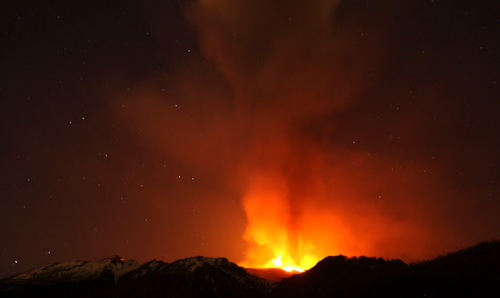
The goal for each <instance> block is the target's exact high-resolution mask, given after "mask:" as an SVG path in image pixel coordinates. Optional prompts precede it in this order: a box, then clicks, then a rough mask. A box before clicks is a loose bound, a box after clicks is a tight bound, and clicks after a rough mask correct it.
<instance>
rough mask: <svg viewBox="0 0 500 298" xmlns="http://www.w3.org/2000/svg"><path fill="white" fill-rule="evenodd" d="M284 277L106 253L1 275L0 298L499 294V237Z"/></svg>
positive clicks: (328, 262) (216, 262)
mask: <svg viewBox="0 0 500 298" xmlns="http://www.w3.org/2000/svg"><path fill="white" fill-rule="evenodd" d="M249 272H253V273H256V272H259V275H260V276H266V278H268V279H269V280H266V279H262V278H259V277H257V276H255V275H252V274H250V273H249ZM273 272H275V273H273ZM284 276H286V274H285V275H283V274H282V273H280V272H276V271H273V269H271V270H270V271H269V272H267V273H266V272H261V271H260V270H257V271H256V270H252V269H249V270H245V269H244V268H241V267H239V266H237V265H236V264H234V263H231V262H229V261H228V260H226V259H224V258H204V257H194V258H188V259H183V260H179V261H175V262H172V263H165V262H162V261H156V260H153V261H151V262H149V263H146V264H142V265H141V264H139V263H137V262H136V261H134V260H124V259H121V258H119V257H117V256H113V257H110V258H106V259H104V260H101V261H99V262H84V261H76V262H68V263H58V264H54V265H51V266H48V267H44V268H39V269H33V270H30V271H27V272H24V273H21V274H18V275H15V276H12V277H9V278H6V279H3V280H1V281H0V297H288V298H290V297H500V242H499V241H495V242H487V243H481V244H478V245H476V246H473V247H470V248H468V249H464V250H461V251H458V252H455V253H451V254H448V255H445V256H441V257H438V258H436V259H433V260H430V261H425V262H420V263H414V264H409V265H408V264H405V263H404V262H402V261H400V260H389V261H386V260H383V259H381V258H378V259H377V258H367V257H357V258H346V257H344V256H336V257H327V258H325V259H323V260H322V261H320V262H319V263H318V264H317V265H316V266H314V267H313V268H311V269H310V270H308V271H307V272H305V273H302V274H297V275H293V276H290V277H285V278H283V277H284ZM281 278H283V279H282V280H281V281H279V282H272V281H270V280H274V281H277V280H280V279H281Z"/></svg>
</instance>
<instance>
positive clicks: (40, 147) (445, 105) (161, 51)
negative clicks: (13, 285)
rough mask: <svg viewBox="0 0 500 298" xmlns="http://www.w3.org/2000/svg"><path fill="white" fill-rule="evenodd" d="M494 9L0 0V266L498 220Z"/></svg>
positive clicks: (366, 235)
mask: <svg viewBox="0 0 500 298" xmlns="http://www.w3.org/2000/svg"><path fill="white" fill-rule="evenodd" d="M98 2H99V3H98ZM499 6H500V5H499V4H496V1H488V0H480V1H472V0H469V1H456V0H442V1H441V0H418V1H417V0H411V1H399V0H386V1H367V0H364V1H361V0H343V1H336V0H314V1H305V0H303V1H298V0H289V1H269V0H267V1H265V0H198V1H173V0H163V1H158V0H155V1H2V3H1V4H0V29H1V30H0V121H1V122H0V169H1V171H0V183H1V184H0V186H1V192H0V277H5V276H8V275H11V274H14V273H17V272H20V271H23V270H27V269H30V268H33V267H38V266H43V265H48V264H51V263H54V262H60V261H70V260H75V259H86V260H87V259H91V260H97V259H101V258H104V257H107V256H109V255H111V254H118V255H121V256H122V257H125V258H134V259H137V260H138V261H140V262H145V261H149V260H151V259H155V258H156V259H162V260H165V261H173V260H176V259H179V258H184V257H189V256H195V255H205V256H212V257H220V256H223V257H227V258H228V259H229V260H231V261H234V262H243V263H244V264H252V265H256V263H258V262H263V261H265V260H268V259H269V258H270V257H272V258H274V257H276V256H277V255H276V250H279V251H280V252H281V251H282V250H283V253H287V254H289V255H290V257H291V258H292V259H293V260H294V261H295V262H296V263H297V264H299V263H300V259H301V257H302V256H303V255H304V251H306V252H308V253H310V254H311V255H314V256H315V257H317V258H323V257H325V256H327V255H334V254H344V255H360V254H363V255H369V256H381V257H385V258H402V259H403V260H405V261H415V260H418V259H425V258H430V257H434V256H437V255H439V254H442V253H446V252H449V251H452V250H456V249H459V248H462V247H465V246H469V245H473V244H475V243H477V242H479V241H484V240H492V239H499V238H500V216H498V214H500V197H499V195H500V188H499V185H500V168H499V166H500V157H499V154H498V153H499V152H500V141H499V136H500V134H499V132H500V117H499V113H500V13H499V12H500V7H499ZM304 245H305V246H304ZM244 261H245V262H244Z"/></svg>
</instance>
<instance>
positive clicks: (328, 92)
mask: <svg viewBox="0 0 500 298" xmlns="http://www.w3.org/2000/svg"><path fill="white" fill-rule="evenodd" d="M362 2H363V1H345V2H340V1H337V0H313V1H299V0H291V1H268V0H200V1H199V2H196V3H194V4H192V5H189V6H188V7H187V8H186V11H185V13H186V18H187V19H188V21H189V22H190V23H191V24H192V25H193V26H194V28H195V29H196V30H197V32H198V34H199V42H200V48H201V53H202V56H203V60H202V61H201V62H200V61H198V62H196V61H195V62H193V61H188V62H186V67H185V69H184V70H183V71H180V72H179V73H177V74H176V76H174V77H173V78H171V81H172V87H171V89H170V90H169V93H168V94H169V95H168V100H165V98H164V95H161V94H159V93H157V92H153V91H151V88H149V87H148V86H143V87H137V88H135V92H134V93H133V94H132V95H129V96H128V97H127V98H124V99H122V101H121V102H120V106H121V105H122V104H127V105H128V104H133V105H134V108H133V109H132V110H131V111H130V114H128V115H127V116H126V118H125V119H134V123H140V124H139V125H140V126H141V127H142V128H144V129H147V128H148V127H153V128H154V129H152V130H149V131H148V134H149V135H150V137H151V140H152V141H153V144H154V146H152V148H154V150H155V151H156V152H162V154H165V155H168V156H175V158H176V159H178V160H180V161H181V162H183V163H185V164H188V165H190V166H191V167H193V168H196V169H198V170H199V171H206V172H207V173H214V172H216V173H217V175H216V176H215V177H213V180H214V181H216V182H214V183H215V184H216V185H217V186H218V187H221V188H226V189H232V190H234V191H235V192H237V193H238V194H240V195H241V199H242V204H243V207H244V209H245V212H246V216H247V220H246V222H247V226H246V230H245V232H244V235H243V237H244V239H245V240H246V241H247V245H248V249H247V250H246V252H245V255H244V257H243V259H244V260H243V261H242V262H241V264H242V265H245V266H273V265H276V264H275V263H273V262H272V260H273V259H274V260H275V261H276V259H277V258H281V261H282V262H283V264H288V265H291V266H299V267H301V268H309V267H311V266H313V265H314V264H315V262H317V261H318V260H320V259H321V258H323V257H325V256H327V255H333V254H339V253H342V254H346V255H360V254H364V255H377V256H383V257H399V258H403V259H405V260H415V259H421V258H426V257H430V256H433V255H436V254H438V253H441V252H443V251H444V250H445V249H454V248H456V247H459V246H460V245H461V244H462V243H464V242H467V241H469V242H470V241H471V239H475V238H474V237H472V236H471V234H468V235H469V236H460V235H459V231H460V230H461V229H462V228H463V226H461V225H460V224H459V223H458V224H457V222H456V220H457V218H459V217H460V216H461V214H464V212H465V210H467V208H468V206H469V204H468V203H467V202H466V200H464V199H462V197H460V198H457V196H458V195H457V193H456V192H455V191H454V190H451V189H450V188H448V187H447V186H446V185H447V183H448V182H449V181H448V182H447V181H446V178H443V177H445V175H444V174H446V173H447V172H448V171H449V170H448V164H447V163H448V162H447V161H446V162H443V163H441V164H440V165H438V166H436V164H435V156H433V155H432V154H435V152H436V151H437V150H434V151H432V150H430V149H429V148H428V147H426V145H425V144H423V143H422V141H423V140H425V137H424V136H422V135H421V131H422V129H424V128H425V129H427V128H426V127H427V126H425V127H424V126H422V125H420V123H419V120H418V119H419V118H417V116H413V115H417V114H407V115H409V116H408V117H406V118H404V117H400V118H398V117H396V116H391V115H388V114H387V113H388V112H387V110H388V109H389V110H391V111H392V109H393V110H396V109H399V106H397V104H393V103H392V102H393V100H392V99H390V100H387V99H386V98H385V97H391V96H393V97H394V101H395V102H400V101H398V99H397V97H398V96H401V95H400V94H402V93H403V91H401V90H403V88H404V86H402V84H401V86H399V85H397V84H394V85H392V86H390V87H391V90H390V91H387V90H380V89H377V85H376V83H379V82H382V83H380V84H382V85H383V86H388V84H387V83H384V82H383V80H384V78H385V77H390V78H391V79H392V75H391V74H390V71H389V72H388V71H387V69H386V68H385V67H387V65H389V64H391V57H390V56H391V55H392V54H393V53H392V51H393V48H394V45H391V44H390V42H389V41H390V40H391V39H390V32H391V31H390V30H389V29H387V28H392V27H391V26H393V25H394V22H398V21H401V20H396V19H394V18H392V19H391V18H386V17H384V16H385V15H386V14H385V12H392V11H391V10H390V6H383V5H382V4H381V5H380V6H370V7H368V6H365V5H364V4H363V3H362ZM403 8H404V5H400V6H399V9H403ZM377 9H380V12H378V13H377V12H376V10H377ZM374 16H376V17H374ZM402 60H404V59H401V60H397V61H402ZM392 61H394V60H392ZM404 62H405V63H406V62H407V61H404ZM407 63H414V62H411V61H410V60H409V61H408V62H407ZM392 67H394V66H392ZM395 69H396V70H395V71H397V67H396V68H395ZM381 73H382V74H383V75H380V77H379V76H378V74H381ZM393 82H397V80H395V81H393ZM404 92H406V90H405V91H404ZM437 93H439V90H433V91H432V92H430V91H429V93H428V94H421V96H422V97H426V98H429V99H431V98H432V97H433V96H436V95H435V94H437ZM405 94H406V93H405ZM137 98H140V101H139V100H136V99H137ZM174 103H175V104H174ZM382 104H383V105H384V106H383V108H382ZM422 104H425V101H418V102H417V101H416V102H415V106H411V105H410V104H408V106H407V108H408V110H409V109H412V108H413V109H414V110H418V108H421V105H422ZM438 109H439V106H438V107H437V108H436V111H438ZM118 111H119V114H120V115H122V114H127V112H126V111H122V110H121V109H120V107H118ZM379 119H382V120H379ZM383 119H385V120H383ZM377 121H378V122H377ZM384 121H385V122H384ZM374 123H375V124H376V126H375V125H373V127H371V126H370V125H371V124H374ZM400 138H401V139H402V141H400ZM396 142H398V143H397V146H399V147H397V148H400V149H394V148H396V147H395V145H394V144H396ZM401 148H402V149H401ZM436 148H438V147H436ZM396 150H398V151H396ZM428 151H429V152H430V153H428ZM431 151H432V152H431ZM412 152H418V155H419V156H426V158H425V159H424V158H421V159H420V160H416V158H414V157H413V156H416V155H417V154H414V155H413V156H412V154H413V153H412ZM437 156H441V157H442V158H443V159H442V160H444V157H443V156H442V155H439V152H438V154H437ZM429 169H431V170H429ZM197 195H198V196H199V197H200V198H203V192H200V193H197ZM447 198H453V199H447ZM450 210H452V212H450ZM451 223H453V224H451ZM228 224H230V223H228ZM478 224H479V223H478ZM452 226H453V227H452ZM230 241H231V239H228V242H230Z"/></svg>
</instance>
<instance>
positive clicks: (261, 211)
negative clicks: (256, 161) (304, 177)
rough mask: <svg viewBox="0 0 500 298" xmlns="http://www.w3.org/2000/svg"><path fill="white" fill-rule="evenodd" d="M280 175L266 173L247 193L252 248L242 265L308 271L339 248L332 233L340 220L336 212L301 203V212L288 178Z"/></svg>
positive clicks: (248, 239)
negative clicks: (290, 195)
mask: <svg viewBox="0 0 500 298" xmlns="http://www.w3.org/2000/svg"><path fill="white" fill-rule="evenodd" d="M277 177H279V175H278V176H274V177H269V176H267V177H266V175H262V176H261V177H259V178H257V179H255V180H254V181H253V183H252V187H251V188H250V189H249V191H248V192H247V194H246V195H245V198H244V207H245V211H246V214H247V217H248V226H247V229H246V231H245V234H244V239H245V240H246V241H247V242H248V244H249V248H248V250H247V253H246V259H245V260H244V261H243V262H241V263H240V265H241V266H243V267H249V268H281V269H283V270H285V271H288V272H292V271H297V272H304V271H305V270H308V269H310V268H311V267H313V266H314V265H316V263H317V262H318V261H320V260H321V259H322V258H324V257H325V256H327V255H329V254H333V253H335V252H336V251H335V250H334V248H335V240H334V238H331V237H330V235H331V231H332V224H335V223H336V222H335V219H334V218H333V217H332V216H329V215H325V214H321V212H320V211H318V210H316V209H315V210H313V209H311V208H309V207H306V206H303V207H302V206H301V207H300V209H301V212H300V214H295V213H296V212H292V211H291V206H290V201H289V200H288V199H287V197H286V189H287V188H286V181H284V180H281V181H280V179H277ZM321 238H323V239H321ZM325 238H329V241H325Z"/></svg>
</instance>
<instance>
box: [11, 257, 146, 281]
mask: <svg viewBox="0 0 500 298" xmlns="http://www.w3.org/2000/svg"><path fill="white" fill-rule="evenodd" d="M139 267H140V264H139V263H138V262H137V261H136V260H125V259H122V258H120V257H119V256H112V257H109V258H105V259H103V260H101V261H97V262H95V261H74V262H65V263H56V264H53V265H50V266H47V267H43V268H38V269H32V270H29V271H26V272H23V273H20V274H18V275H14V276H12V277H10V278H8V279H6V280H5V281H6V282H7V283H23V282H30V283H47V282H51V281H58V282H61V281H64V282H73V281H81V280H88V279H95V278H100V277H102V276H103V274H112V275H113V279H114V280H115V281H116V280H118V278H120V276H122V275H124V274H125V273H127V272H130V271H132V270H135V269H137V268H139Z"/></svg>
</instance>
